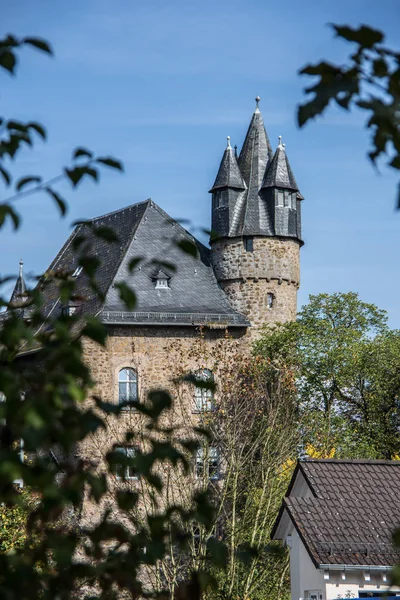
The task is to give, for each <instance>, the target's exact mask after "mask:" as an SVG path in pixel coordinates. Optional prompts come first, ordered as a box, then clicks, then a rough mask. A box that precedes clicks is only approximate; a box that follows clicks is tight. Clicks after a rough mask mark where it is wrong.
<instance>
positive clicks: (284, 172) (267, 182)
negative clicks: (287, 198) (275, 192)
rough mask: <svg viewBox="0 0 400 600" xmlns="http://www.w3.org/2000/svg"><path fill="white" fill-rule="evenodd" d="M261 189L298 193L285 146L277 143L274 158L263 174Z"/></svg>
mask: <svg viewBox="0 0 400 600" xmlns="http://www.w3.org/2000/svg"><path fill="white" fill-rule="evenodd" d="M262 187H263V188H269V187H280V188H287V189H289V190H294V191H297V192H298V191H299V188H298V185H297V182H296V179H295V177H294V175H293V171H292V169H291V166H290V163H289V159H288V157H287V154H286V149H285V146H284V145H283V144H282V143H281V141H279V145H278V147H277V149H276V151H275V154H274V157H273V159H272V161H271V163H270V165H269V167H268V169H267V170H266V172H265V177H264V181H263V183H262Z"/></svg>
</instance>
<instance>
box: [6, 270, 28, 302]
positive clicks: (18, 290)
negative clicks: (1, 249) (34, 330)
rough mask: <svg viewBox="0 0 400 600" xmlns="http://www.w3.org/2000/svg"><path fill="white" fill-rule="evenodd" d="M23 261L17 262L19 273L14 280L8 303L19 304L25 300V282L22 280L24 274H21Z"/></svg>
mask: <svg viewBox="0 0 400 600" xmlns="http://www.w3.org/2000/svg"><path fill="white" fill-rule="evenodd" d="M23 264H24V263H23V261H22V260H20V262H19V275H18V278H17V281H16V282H15V286H14V289H13V293H12V294H11V298H10V304H15V305H19V306H21V304H23V303H24V302H26V298H25V292H26V284H25V280H24V276H23V274H22V267H23Z"/></svg>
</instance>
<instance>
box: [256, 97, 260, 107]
mask: <svg viewBox="0 0 400 600" xmlns="http://www.w3.org/2000/svg"><path fill="white" fill-rule="evenodd" d="M260 100H261V98H260V96H256V108H258V105H259V103H260Z"/></svg>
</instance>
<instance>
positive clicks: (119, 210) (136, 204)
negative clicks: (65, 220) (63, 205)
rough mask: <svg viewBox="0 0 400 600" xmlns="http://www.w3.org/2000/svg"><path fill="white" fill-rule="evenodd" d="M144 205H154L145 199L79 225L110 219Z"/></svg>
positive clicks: (149, 199) (151, 201)
mask: <svg viewBox="0 0 400 600" xmlns="http://www.w3.org/2000/svg"><path fill="white" fill-rule="evenodd" d="M146 203H148V204H154V205H155V202H153V200H152V199H151V198H147V200H142V201H141V202H134V203H133V204H128V206H124V207H123V208H119V209H117V210H113V211H111V212H109V213H106V214H105V215H100V216H99V217H93V218H91V219H86V220H85V221H82V222H81V223H79V225H85V224H86V223H92V222H93V221H99V220H100V219H105V218H107V217H111V216H112V215H116V214H118V213H121V212H123V211H124V210H128V209H129V208H133V207H134V206H140V205H141V204H146Z"/></svg>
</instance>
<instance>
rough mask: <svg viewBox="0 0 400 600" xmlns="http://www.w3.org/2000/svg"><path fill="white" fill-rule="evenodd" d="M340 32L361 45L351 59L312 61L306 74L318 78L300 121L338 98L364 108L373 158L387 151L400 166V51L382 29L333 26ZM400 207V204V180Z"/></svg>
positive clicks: (346, 104)
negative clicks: (388, 42) (388, 44)
mask: <svg viewBox="0 0 400 600" xmlns="http://www.w3.org/2000/svg"><path fill="white" fill-rule="evenodd" d="M332 28H333V30H334V31H335V33H336V36H337V37H339V38H341V39H343V40H346V41H348V42H350V43H352V44H354V45H355V50H354V52H352V53H351V54H350V56H349V59H348V61H347V64H344V65H335V64H333V63H331V62H328V61H325V60H323V61H321V62H319V63H317V64H313V65H307V66H305V67H304V68H303V69H301V71H300V74H301V75H307V76H309V77H312V78H313V79H314V78H317V81H316V83H314V84H312V85H310V86H309V87H307V88H305V93H306V94H307V95H312V97H311V98H310V99H309V100H307V101H306V102H305V103H304V104H301V105H300V106H299V108H298V113H297V117H298V124H299V126H300V127H303V125H305V124H306V123H307V122H308V121H309V120H310V119H313V118H315V117H316V116H318V115H321V114H323V113H324V111H325V110H326V109H327V108H328V107H329V105H330V104H334V103H336V104H337V105H338V106H339V107H340V108H342V109H344V110H353V109H356V110H357V109H359V110H361V111H364V114H366V116H367V120H366V127H367V128H368V129H369V130H370V131H371V149H370V151H369V153H368V156H369V158H370V159H371V161H372V163H373V164H374V165H376V162H377V159H378V158H379V157H381V156H382V155H386V156H387V162H388V164H389V166H390V167H392V168H393V169H396V170H400V52H399V51H396V50H393V49H391V48H389V47H388V46H387V45H386V44H385V36H384V34H383V33H382V32H381V31H378V30H376V29H373V28H371V27H368V26H367V25H361V26H360V27H359V28H356V29H353V28H352V27H349V26H347V25H332ZM397 206H398V208H400V184H399V193H398V200H397Z"/></svg>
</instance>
